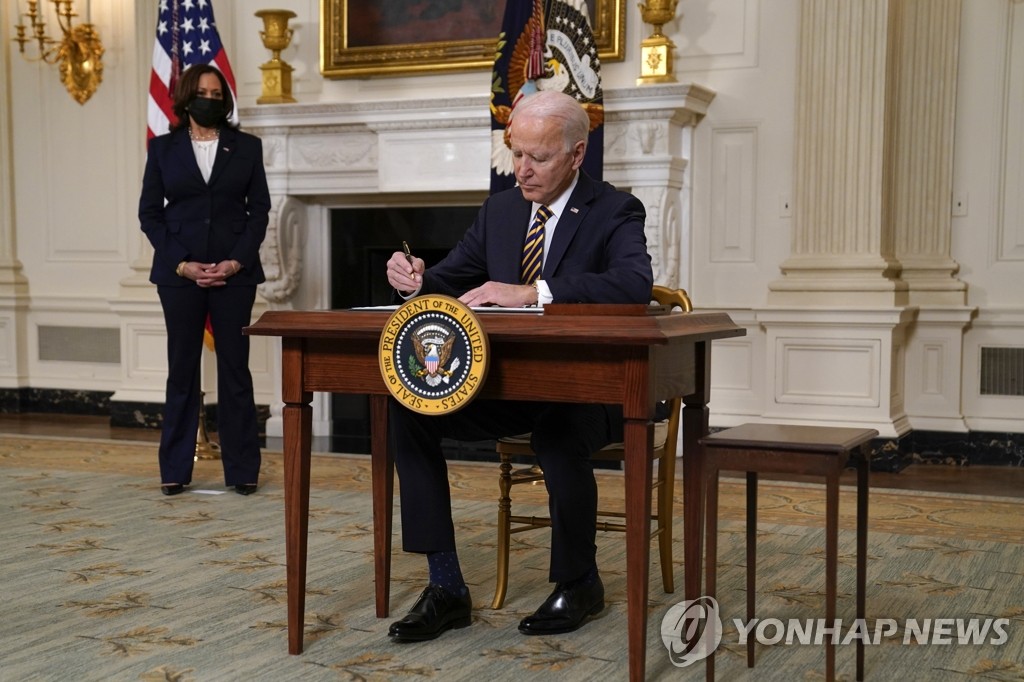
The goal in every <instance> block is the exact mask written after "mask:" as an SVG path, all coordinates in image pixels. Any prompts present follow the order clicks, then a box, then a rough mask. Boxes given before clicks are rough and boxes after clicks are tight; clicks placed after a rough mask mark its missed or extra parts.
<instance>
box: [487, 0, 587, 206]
mask: <svg viewBox="0 0 1024 682" xmlns="http://www.w3.org/2000/svg"><path fill="white" fill-rule="evenodd" d="M540 90H558V91H560V92H564V93H566V94H567V95H571V96H572V97H575V98H576V100H577V101H578V102H579V103H580V106H582V107H583V108H584V109H586V111H587V114H588V115H589V116H590V138H589V141H588V143H587V155H586V157H585V158H584V160H583V169H584V170H585V171H586V172H587V173H588V174H589V175H590V176H591V177H593V178H594V179H597V180H600V179H601V177H602V175H603V166H604V104H603V102H604V95H603V93H602V91H601V60H600V58H599V57H598V54H597V45H596V44H595V43H594V33H593V29H592V28H591V24H590V12H589V10H588V9H587V3H586V0H507V1H506V4H505V16H504V20H503V21H502V30H501V33H500V34H499V36H498V51H497V54H496V55H495V59H494V71H493V73H492V80H491V192H492V193H493V192H498V191H501V190H503V189H508V188H510V187H514V186H515V175H514V173H513V169H512V153H511V151H510V150H509V148H508V145H507V142H506V137H505V126H506V125H507V123H508V117H509V114H510V113H511V112H512V108H513V107H514V106H515V104H516V102H517V101H518V100H519V99H520V98H521V97H524V96H526V95H528V94H530V93H533V92H538V91H540Z"/></svg>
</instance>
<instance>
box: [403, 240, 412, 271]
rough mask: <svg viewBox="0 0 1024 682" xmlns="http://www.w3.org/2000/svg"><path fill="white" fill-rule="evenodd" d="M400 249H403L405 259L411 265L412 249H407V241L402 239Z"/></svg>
mask: <svg viewBox="0 0 1024 682" xmlns="http://www.w3.org/2000/svg"><path fill="white" fill-rule="evenodd" d="M402 250H403V251H405V260H407V261H409V265H412V251H410V250H409V242H407V241H405V240H404V239H403V240H402Z"/></svg>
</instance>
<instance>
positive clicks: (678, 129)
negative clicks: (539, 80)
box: [239, 84, 715, 307]
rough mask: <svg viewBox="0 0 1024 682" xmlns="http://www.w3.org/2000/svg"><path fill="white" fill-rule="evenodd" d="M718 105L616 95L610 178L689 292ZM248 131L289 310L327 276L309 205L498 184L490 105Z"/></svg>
mask: <svg viewBox="0 0 1024 682" xmlns="http://www.w3.org/2000/svg"><path fill="white" fill-rule="evenodd" d="M714 96H715V94H714V92H712V91H711V90H709V89H707V88H704V87H701V86H699V85H692V84H680V85H659V86H652V87H643V88H628V89H619V90H607V91H605V93H604V104H605V115H606V118H605V134H604V139H605V179H606V180H607V181H609V182H611V183H612V184H614V185H616V186H618V187H620V188H622V189H627V190H629V191H631V192H633V193H634V194H635V195H636V196H637V197H639V198H640V200H641V201H643V203H644V205H645V206H646V208H647V238H648V244H649V248H650V251H651V255H652V257H653V259H654V266H655V281H657V282H658V283H659V284H664V285H666V286H670V287H676V286H680V285H681V284H682V283H683V281H682V280H681V277H682V276H683V273H681V272H680V271H681V268H682V267H683V264H685V263H686V262H687V260H688V249H689V232H690V229H689V228H690V226H689V206H690V182H689V178H690V169H689V161H690V157H691V151H692V130H693V126H695V125H696V124H697V122H699V121H700V119H701V118H703V116H704V114H705V113H706V112H707V108H708V105H709V104H710V103H711V100H712V99H713V98H714ZM239 114H240V117H241V119H242V120H243V121H245V123H246V130H248V131H250V132H252V133H254V134H256V135H259V136H260V137H261V138H262V139H263V150H264V160H265V162H266V168H267V180H268V183H269V185H270V191H271V194H272V195H273V199H274V207H275V208H274V211H273V214H272V216H271V225H270V228H269V230H268V233H267V239H266V242H265V243H264V248H263V253H262V256H263V261H264V268H265V269H266V270H267V275H268V282H267V283H266V284H265V285H264V286H263V287H262V289H261V294H262V295H263V296H264V298H266V299H267V300H268V301H270V302H271V303H275V304H285V307H287V304H288V302H289V301H290V299H291V298H292V297H293V296H294V295H295V294H296V293H297V291H298V288H299V287H300V286H302V284H301V282H302V281H303V280H304V281H306V282H313V281H321V280H322V279H323V275H324V273H316V272H312V271H310V268H311V267H315V264H314V263H305V264H304V263H303V260H304V259H303V258H302V254H301V252H300V249H299V248H298V247H299V245H301V244H302V243H304V241H305V240H304V239H303V238H302V236H301V235H296V234H291V232H293V231H295V230H305V231H307V232H308V231H311V230H317V231H323V230H325V229H326V228H327V226H326V225H316V224H313V223H316V222H318V218H317V217H315V216H316V215H319V216H320V218H319V220H320V221H322V220H324V219H325V218H324V212H319V214H316V213H315V212H310V211H307V210H305V209H307V208H308V207H310V206H318V205H319V206H326V207H331V206H343V205H348V206H351V205H359V204H360V203H365V202H375V201H380V199H381V198H382V197H381V195H386V196H387V197H392V198H395V199H397V200H401V198H402V197H403V195H410V196H412V195H421V196H422V201H423V202H424V203H429V202H430V201H433V202H438V203H444V202H446V201H450V198H451V197H453V196H459V197H463V198H464V197H466V196H475V197H478V198H479V199H480V200H482V199H483V198H484V196H485V195H486V192H487V190H488V183H489V180H490V174H489V169H490V154H491V129H490V115H489V111H488V100H487V98H486V97H455V98H444V99H435V100H428V99H417V100H395V101H387V102H383V101H381V102H359V103H340V102H339V103H320V104H285V105H272V106H260V107H249V108H244V109H242V110H241V111H240V112H239Z"/></svg>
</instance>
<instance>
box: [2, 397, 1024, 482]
mask: <svg viewBox="0 0 1024 682" xmlns="http://www.w3.org/2000/svg"><path fill="white" fill-rule="evenodd" d="M112 395H113V394H112V393H109V392H106V391H71V390H62V389H37V388H18V389H0V413H3V414H17V413H23V412H33V413H43V414H84V415H104V416H109V417H110V425H111V426H115V427H128V428H133V427H134V428H147V429H158V428H160V425H161V422H162V416H161V415H162V410H163V405H162V404H154V403H129V402H121V401H112V400H111V399H110V398H111V396H112ZM257 410H258V412H259V423H260V433H261V434H263V433H265V424H266V420H267V419H268V418H269V417H270V408H269V406H266V405H257ZM206 420H207V422H206V423H207V429H208V430H209V431H212V432H216V430H217V405H216V404H210V405H207V406H206ZM329 440H330V443H331V451H334V452H353V451H359V448H353V445H354V443H353V442H350V441H351V440H352V439H351V438H349V439H346V438H344V437H342V436H337V435H336V436H334V437H331V438H330V439H329ZM366 445H367V446H368V441H367V443H366ZM489 445H490V443H486V444H481V443H471V444H461V445H457V444H455V443H454V442H452V443H450V444H448V447H446V448H445V452H446V454H447V455H448V456H449V457H451V458H452V459H460V460H463V459H464V460H470V461H472V460H479V461H492V459H496V458H494V456H493V454H492V448H490V447H488V446H489ZM872 448H873V451H874V454H873V458H872V468H873V469H875V470H877V471H890V472H895V471H900V470H902V469H904V468H905V467H907V466H909V465H910V464H914V463H919V464H936V465H945V466H971V465H975V466H980V465H996V466H1024V433H998V432H991V431H968V432H943V431H924V430H918V431H911V432H909V433H906V434H904V435H903V436H901V437H900V438H879V439H876V440H875V442H874V443H873V444H872ZM366 450H368V447H367V448H366Z"/></svg>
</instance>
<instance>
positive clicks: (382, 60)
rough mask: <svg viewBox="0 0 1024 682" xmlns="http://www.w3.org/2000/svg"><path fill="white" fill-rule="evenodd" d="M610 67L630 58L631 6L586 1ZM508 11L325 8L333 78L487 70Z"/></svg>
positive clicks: (362, 0)
mask: <svg viewBox="0 0 1024 682" xmlns="http://www.w3.org/2000/svg"><path fill="white" fill-rule="evenodd" d="M586 2H587V6H588V8H589V10H590V20H591V23H592V24H593V30H594V41H595V42H596V43H597V47H598V54H599V56H600V57H601V59H602V60H604V61H621V60H622V59H623V58H624V55H625V21H626V5H625V3H626V0H586ZM504 11H505V3H502V2H497V1H495V0H487V1H486V2H480V1H479V0H320V29H321V34H320V72H321V73H322V74H323V75H324V76H326V77H327V78H365V77H367V76H406V75H415V74H423V73H441V72H447V71H468V70H473V69H489V68H491V66H492V65H493V63H494V52H495V48H496V46H497V39H498V34H499V33H500V32H501V22H502V18H503V14H504Z"/></svg>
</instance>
